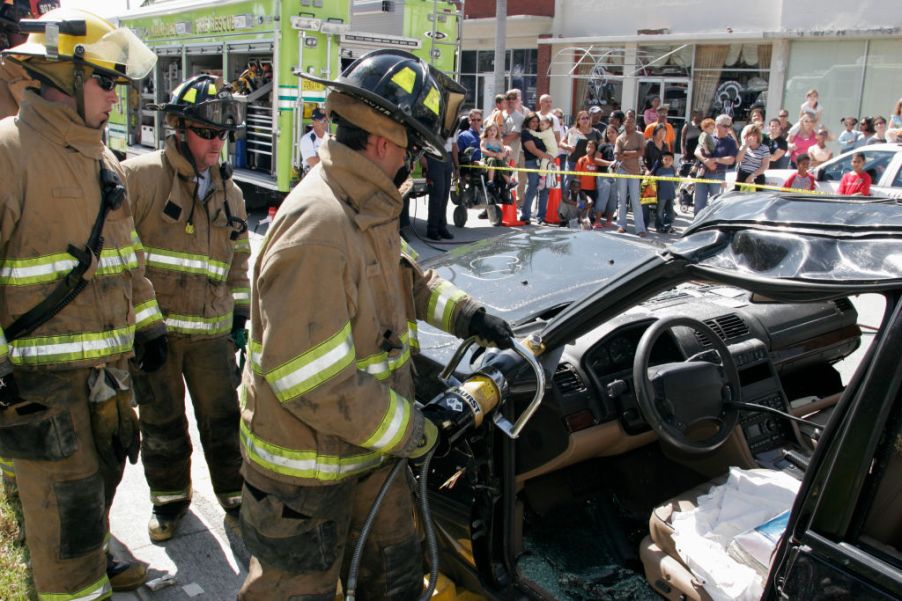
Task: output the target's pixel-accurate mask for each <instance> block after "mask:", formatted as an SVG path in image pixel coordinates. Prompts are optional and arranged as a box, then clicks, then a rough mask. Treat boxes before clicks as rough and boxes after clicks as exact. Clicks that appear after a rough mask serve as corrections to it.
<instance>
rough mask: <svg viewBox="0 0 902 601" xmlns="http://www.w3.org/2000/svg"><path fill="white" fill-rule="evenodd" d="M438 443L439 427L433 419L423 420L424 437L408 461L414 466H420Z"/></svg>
mask: <svg viewBox="0 0 902 601" xmlns="http://www.w3.org/2000/svg"><path fill="white" fill-rule="evenodd" d="M437 443H438V427H437V426H436V425H435V423H433V421H432V420H431V419H428V418H426V419H424V420H423V436H422V437H421V438H420V444H418V445H417V446H416V447H415V448H414V449H413V451H411V452H410V455H408V459H410V461H411V462H412V463H413V464H414V465H419V464H420V463H422V461H423V460H424V459H425V458H426V455H427V454H428V453H429V451H431V450H432V449H433V448H434V447H435V445H436V444H437Z"/></svg>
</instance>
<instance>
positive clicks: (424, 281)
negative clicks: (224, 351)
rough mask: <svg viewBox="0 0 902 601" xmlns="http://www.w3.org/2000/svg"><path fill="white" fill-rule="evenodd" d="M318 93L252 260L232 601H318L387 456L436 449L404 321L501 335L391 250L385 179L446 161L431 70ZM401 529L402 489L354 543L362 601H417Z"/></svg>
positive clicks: (418, 578) (461, 297)
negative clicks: (305, 156)
mask: <svg viewBox="0 0 902 601" xmlns="http://www.w3.org/2000/svg"><path fill="white" fill-rule="evenodd" d="M318 81H319V80H318ZM321 83H324V84H325V85H327V86H330V87H332V88H333V89H332V92H331V93H330V94H329V96H328V98H327V101H326V108H327V110H328V111H329V112H330V115H331V118H332V119H333V120H334V121H335V122H336V123H337V124H338V128H337V131H336V136H335V138H334V139H331V140H328V141H326V142H324V143H323V145H322V146H321V147H320V149H319V157H320V159H321V161H320V163H319V164H318V165H316V166H315V167H314V168H313V169H312V170H311V171H310V172H309V174H308V175H307V176H306V177H305V178H304V180H303V181H302V182H301V183H300V184H299V185H298V186H297V187H296V188H295V189H294V190H293V191H292V192H291V194H290V195H289V196H288V198H287V199H286V200H285V202H284V203H283V204H282V206H281V207H280V209H279V212H278V214H277V215H276V218H275V221H274V222H273V223H272V225H271V226H270V230H269V233H268V235H267V239H266V241H265V243H264V248H263V250H262V251H261V253H260V255H259V256H258V257H257V258H256V261H255V270H254V274H255V275H254V277H255V281H254V287H253V290H254V292H253V298H252V302H251V328H250V331H251V341H250V349H249V351H250V352H249V356H250V361H249V364H248V368H247V369H246V370H245V372H244V387H243V393H242V397H243V398H242V403H243V405H242V407H243V408H242V419H241V437H242V452H243V454H244V476H245V486H244V495H243V500H242V506H241V530H242V534H243V537H244V542H245V544H246V545H247V547H248V549H249V550H250V551H251V553H252V554H253V558H252V559H251V564H250V568H249V573H248V577H247V580H246V581H245V583H244V585H243V587H242V589H241V591H240V592H239V599H241V600H243V601H251V600H254V601H256V600H263V599H265V600H267V601H277V600H284V601H287V600H289V599H305V600H308V601H327V600H328V601H332V599H333V598H334V596H335V590H336V583H337V582H338V579H339V577H340V575H341V574H342V571H343V570H347V565H348V563H347V561H346V556H347V555H349V554H350V551H351V550H352V549H353V544H354V540H355V539H356V538H357V537H358V534H359V529H360V528H361V525H362V523H363V520H364V518H365V515H366V512H367V511H368V510H369V507H370V506H371V505H372V502H373V499H374V497H375V496H376V494H377V492H378V490H379V488H380V486H381V485H382V482H383V481H384V480H385V477H386V475H387V473H388V471H389V470H390V467H391V466H390V463H391V459H392V456H394V457H396V458H397V457H420V456H422V455H424V454H426V452H427V451H428V450H429V449H430V448H431V447H432V446H433V445H434V444H435V442H436V439H437V437H438V430H437V428H436V426H435V425H434V424H433V423H432V422H431V421H429V420H427V419H425V418H424V417H423V415H422V413H421V412H420V411H419V410H418V409H417V408H416V407H415V406H414V404H413V399H414V390H413V374H412V368H411V353H413V352H416V350H417V348H418V345H417V320H418V319H422V320H426V321H428V322H429V323H430V324H432V325H435V326H437V327H439V328H442V329H443V330H445V331H446V332H450V333H452V334H454V335H456V336H469V335H479V336H480V337H481V338H482V339H483V340H484V341H490V342H491V343H495V344H498V345H504V346H506V345H508V344H510V338H511V336H512V333H511V330H510V327H509V326H508V325H507V323H506V322H505V321H503V320H502V319H499V318H497V317H494V316H491V315H488V314H486V312H485V310H484V309H483V308H481V307H480V306H479V305H478V304H477V303H476V302H475V301H474V300H473V299H471V298H470V297H468V296H467V295H466V294H464V293H463V292H462V291H460V290H458V289H456V288H455V287H454V286H452V285H451V284H450V283H448V282H446V281H444V280H442V279H441V278H439V277H438V276H437V275H436V274H434V273H432V272H426V273H423V272H421V271H420V269H419V268H418V267H417V265H416V263H415V262H414V260H413V259H412V258H411V256H410V254H409V253H408V252H407V251H406V250H405V248H404V247H403V246H402V244H401V237H400V234H399V226H398V223H399V222H398V217H399V214H400V211H401V206H402V200H401V195H400V193H399V192H398V184H399V182H402V181H404V179H406V177H407V169H408V167H407V166H409V165H411V164H412V163H413V161H414V160H415V159H416V158H417V156H418V155H419V154H421V151H422V150H425V151H427V152H430V153H432V154H434V155H435V156H438V157H444V158H446V157H445V153H444V151H443V147H444V145H443V137H442V130H443V129H444V120H443V117H444V115H445V111H446V110H450V111H451V112H452V113H453V114H456V108H451V109H446V106H447V103H448V101H447V98H446V96H450V94H448V93H447V91H446V90H445V89H443V88H442V87H441V86H440V85H439V84H437V82H436V79H435V78H434V77H433V75H432V73H431V70H430V67H429V66H428V65H426V64H425V63H424V62H422V61H421V60H420V59H418V58H416V57H415V56H413V55H411V54H408V53H406V52H401V51H387V50H384V51H376V52H373V53H370V54H369V55H366V56H364V57H362V58H360V59H358V60H357V61H355V62H354V63H352V64H351V65H350V66H349V67H348V68H347V70H346V71H345V72H344V73H343V74H342V76H341V77H340V78H339V79H338V80H336V81H334V82H332V81H321ZM454 104H455V106H456V104H457V102H455V103H454ZM449 121H450V120H449ZM414 523H415V521H414V514H413V502H412V498H411V491H410V489H409V486H408V484H407V482H406V480H405V479H403V478H401V479H398V480H396V481H395V482H394V483H393V485H392V487H390V488H389V490H388V493H387V496H386V502H385V504H384V505H383V506H382V509H381V511H380V512H379V514H378V515H377V518H376V523H375V526H374V528H373V531H372V534H371V536H370V538H369V541H368V544H367V546H366V550H365V552H364V555H363V561H362V565H361V572H360V589H359V591H358V592H359V596H360V598H362V599H398V600H402V599H415V598H417V597H418V595H419V594H420V592H421V590H422V587H423V565H422V551H421V549H420V543H419V539H418V537H417V533H416V531H415V525H414Z"/></svg>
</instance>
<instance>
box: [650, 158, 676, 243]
mask: <svg viewBox="0 0 902 601" xmlns="http://www.w3.org/2000/svg"><path fill="white" fill-rule="evenodd" d="M651 174H652V175H655V176H657V177H676V175H677V174H676V169H675V168H674V166H673V153H672V152H670V151H669V150H665V151H664V152H663V153H662V154H661V160H660V162H658V163H657V164H656V165H655V166H654V167H653V168H652V172H651ZM657 186H658V212H657V215H656V216H655V230H657V232H658V233H659V234H666V233H668V232H670V231H671V230H672V229H673V199H674V198H675V197H676V182H675V181H670V180H663V179H659V180H658V181H657Z"/></svg>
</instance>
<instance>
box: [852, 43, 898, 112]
mask: <svg viewBox="0 0 902 601" xmlns="http://www.w3.org/2000/svg"><path fill="white" fill-rule="evenodd" d="M900 81H902V40H899V39H896V40H871V41H870V42H869V43H868V60H867V68H866V70H865V75H864V86H862V95H861V112H860V114H861V115H882V116H883V117H886V118H887V119H889V116H890V114H892V112H893V110H894V109H895V108H896V102H897V101H898V100H899V98H900V97H902V89H900V88H899V82H900Z"/></svg>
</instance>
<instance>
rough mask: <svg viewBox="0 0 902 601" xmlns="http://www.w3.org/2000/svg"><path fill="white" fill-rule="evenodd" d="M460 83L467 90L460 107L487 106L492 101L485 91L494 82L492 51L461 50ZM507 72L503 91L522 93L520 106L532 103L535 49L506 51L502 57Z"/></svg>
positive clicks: (536, 70)
mask: <svg viewBox="0 0 902 601" xmlns="http://www.w3.org/2000/svg"><path fill="white" fill-rule="evenodd" d="M460 65H461V69H460V73H461V75H460V83H461V85H463V86H464V87H465V88H466V89H467V99H466V101H465V104H464V108H466V109H469V108H472V107H474V106H475V107H479V108H483V109H485V108H491V107H492V106H493V105H492V100H491V99H490V98H488V96H491V95H493V94H494V92H492V94H489V93H488V92H489V90H490V89H491V87H492V84H493V82H494V70H495V51H494V50H464V51H463V52H461V61H460ZM504 67H505V71H506V72H507V76H506V78H505V89H504V90H499V92H505V91H507V90H509V89H511V88H517V89H519V90H520V92H521V93H522V95H523V104H524V106H535V105H536V104H537V103H536V100H537V98H536V74H537V73H538V51H537V50H536V49H534V48H533V49H517V50H508V51H507V53H506V54H505V58H504Z"/></svg>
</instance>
